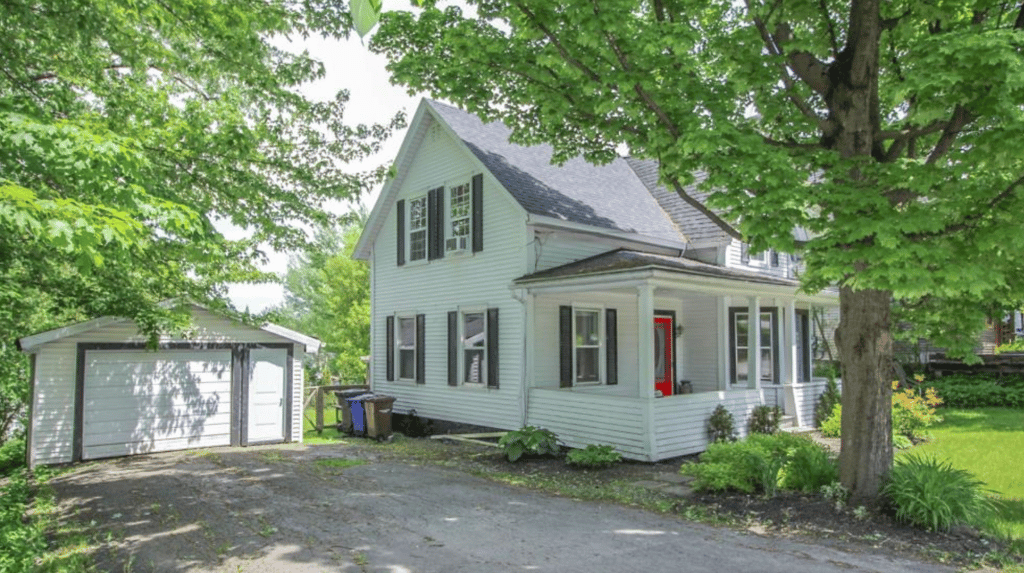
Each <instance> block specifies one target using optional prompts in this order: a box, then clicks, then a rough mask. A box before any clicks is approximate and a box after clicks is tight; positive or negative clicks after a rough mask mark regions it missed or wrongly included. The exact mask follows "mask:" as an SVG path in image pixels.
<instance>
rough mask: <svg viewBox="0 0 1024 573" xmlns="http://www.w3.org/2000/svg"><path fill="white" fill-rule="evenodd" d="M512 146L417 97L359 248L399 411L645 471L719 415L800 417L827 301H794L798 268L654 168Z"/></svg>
mask: <svg viewBox="0 0 1024 573" xmlns="http://www.w3.org/2000/svg"><path fill="white" fill-rule="evenodd" d="M509 133H510V132H509V130H508V129H507V128H506V127H505V126H504V125H503V124H501V123H490V124H486V125H485V124H483V123H482V122H481V121H480V120H479V119H478V118H477V117H475V116H474V115H472V114H469V113H466V112H463V111H460V110H458V109H455V108H453V107H450V106H448V105H444V104H441V103H437V102H433V101H424V102H422V103H421V105H420V106H419V109H418V110H417V112H416V115H415V117H414V118H413V121H412V123H411V125H410V128H409V131H408V134H407V135H406V138H405V141H404V142H403V144H402V148H401V150H400V152H399V155H398V157H397V159H396V162H395V169H396V174H395V177H394V178H393V179H392V180H390V181H389V182H388V183H387V184H386V185H385V187H384V189H383V191H382V192H381V195H380V198H379V199H378V201H377V203H376V205H375V206H374V208H373V211H372V213H371V215H370V218H369V221H368V223H367V226H366V230H365V231H364V233H363V235H362V237H361V238H360V240H359V244H358V245H357V246H356V249H355V257H356V258H359V259H364V260H367V261H368V262H369V263H370V267H371V292H372V295H371V297H372V298H371V306H372V319H371V331H372V335H371V336H372V346H371V348H372V360H371V364H370V379H371V384H372V386H373V389H374V390H375V391H377V392H382V393H386V394H389V395H393V396H395V397H396V398H397V401H396V403H395V411H396V412H400V413H401V412H407V411H409V410H412V409H415V410H416V412H417V414H418V415H420V416H424V417H429V418H437V419H442V420H451V421H457V422H463V423H471V424H477V425H483V426H490V427H495V428H501V429H512V428H519V427H521V426H524V425H534V426H543V427H545V428H548V429H550V430H552V431H554V432H555V433H556V434H558V437H559V438H560V439H561V440H562V441H563V442H565V443H566V444H568V445H570V446H574V447H578V446H583V445H586V444H611V445H614V446H615V447H616V449H618V450H619V451H620V452H621V453H622V454H623V455H624V456H626V457H629V458H634V459H640V460H659V459H665V458H669V457H673V456H679V455H684V454H689V453H694V452H699V451H702V450H703V449H704V448H705V446H706V444H707V430H706V421H707V419H708V417H709V416H710V414H711V411H712V410H713V409H714V408H715V407H716V406H717V405H719V404H723V405H725V406H726V407H727V408H729V409H730V411H732V412H733V414H734V415H735V416H736V418H737V426H738V427H741V429H743V430H744V431H745V428H746V421H747V419H748V415H749V413H750V411H751V410H752V409H753V408H754V407H755V406H757V405H760V404H766V403H767V404H770V405H774V404H779V405H780V406H782V407H784V408H785V410H786V412H787V413H788V414H789V415H791V416H794V417H795V421H796V423H797V424H798V425H809V424H811V423H812V419H813V416H812V411H813V404H814V400H815V398H816V396H817V395H818V394H819V393H820V391H821V389H822V387H823V385H824V382H823V381H816V380H812V378H811V371H812V368H811V362H812V356H811V346H812V344H811V339H812V336H813V335H812V332H811V329H810V325H809V322H810V321H809V320H808V315H809V312H810V310H811V307H812V306H822V307H835V306H837V305H838V297H837V295H836V294H835V293H822V294H818V295H806V294H801V293H799V292H798V286H799V284H798V281H797V280H796V273H797V262H796V261H794V259H793V258H791V257H789V256H787V255H783V254H776V253H773V252H765V253H757V254H754V253H749V252H748V251H747V250H746V249H745V246H744V245H743V244H741V243H740V242H739V241H735V240H733V239H731V238H729V237H728V236H727V235H726V234H725V233H724V232H722V231H721V230H720V229H719V228H718V227H717V226H715V224H714V223H712V222H711V221H710V220H708V219H707V217H705V216H703V215H701V214H700V213H699V212H698V211H697V210H695V209H693V208H692V207H690V206H689V205H687V204H686V203H685V202H684V201H683V200H682V199H681V198H680V197H679V196H678V195H676V194H675V193H672V192H669V191H667V190H666V189H665V188H663V187H662V186H660V185H659V184H658V181H657V177H658V176H657V166H656V165H655V164H654V163H653V162H650V161H639V160H634V159H616V160H615V161H613V162H611V163H609V164H607V165H603V166H595V165H591V164H589V163H587V162H585V161H584V160H582V159H579V158H577V159H574V160H571V161H569V162H567V163H566V164H564V165H562V166H556V165H551V164H550V158H551V149H550V147H548V146H543V145H540V146H531V147H524V146H520V145H514V144H511V143H509V142H508V136H509ZM698 196H699V195H698ZM750 316H756V317H759V318H758V320H756V321H754V322H755V323H756V324H757V325H758V327H756V328H750V327H749V324H750V322H751V321H750V319H749V317H750ZM683 381H686V382H685V383H684V382H683ZM691 390H692V393H684V392H688V391H691Z"/></svg>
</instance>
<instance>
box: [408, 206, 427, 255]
mask: <svg viewBox="0 0 1024 573" xmlns="http://www.w3.org/2000/svg"><path fill="white" fill-rule="evenodd" d="M419 200H423V202H424V203H425V205H426V213H427V215H426V217H427V219H426V221H427V223H426V226H425V227H423V228H422V229H415V231H414V229H413V228H412V204H413V202H414V201H419ZM420 231H422V232H423V234H424V243H423V244H424V249H423V258H422V259H413V258H412V234H413V232H420ZM429 259H430V200H429V199H428V198H427V194H426V193H422V194H420V195H416V196H414V197H410V198H408V199H406V201H405V262H406V264H413V265H420V264H425V263H426V262H427V261H428V260H429Z"/></svg>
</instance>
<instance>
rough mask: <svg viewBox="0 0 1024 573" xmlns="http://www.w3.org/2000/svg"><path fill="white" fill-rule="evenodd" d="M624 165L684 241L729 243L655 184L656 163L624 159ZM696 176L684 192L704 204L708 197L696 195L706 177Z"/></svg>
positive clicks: (715, 228)
mask: <svg viewBox="0 0 1024 573" xmlns="http://www.w3.org/2000/svg"><path fill="white" fill-rule="evenodd" d="M625 161H626V163H627V164H628V165H629V166H630V167H631V168H632V169H633V172H634V173H636V175H637V177H639V178H640V181H642V182H643V184H644V185H645V186H647V189H649V190H650V192H651V195H653V196H654V198H655V199H656V200H657V201H658V204H660V205H661V208H662V209H664V210H665V212H666V213H668V215H669V217H671V218H672V221H673V222H675V224H676V226H678V227H679V228H680V229H681V230H682V231H683V233H684V234H685V235H686V236H687V238H689V239H690V240H691V241H704V240H728V238H729V236H728V235H726V233H725V231H723V230H722V228H721V227H719V226H718V225H716V224H714V223H713V222H712V221H711V219H708V218H707V217H705V216H704V214H703V213H701V212H700V211H698V210H696V209H694V208H693V207H691V206H690V205H689V204H688V203H687V202H686V201H684V200H683V198H682V197H680V196H679V194H678V193H676V192H675V191H674V190H669V189H666V188H665V186H664V185H661V184H659V183H658V163H657V162H656V161H651V160H648V159H635V158H632V157H627V158H626V160H625ZM695 175H696V180H695V181H694V182H693V183H692V184H690V185H688V186H686V187H684V189H685V190H686V193H687V194H688V195H689V196H690V197H693V198H694V199H697V200H698V201H700V202H701V203H704V202H705V200H706V199H707V197H708V193H707V192H704V191H698V190H697V185H698V184H699V183H702V182H703V181H704V180H705V179H707V173H705V172H703V171H698V172H697V173H696V174H695Z"/></svg>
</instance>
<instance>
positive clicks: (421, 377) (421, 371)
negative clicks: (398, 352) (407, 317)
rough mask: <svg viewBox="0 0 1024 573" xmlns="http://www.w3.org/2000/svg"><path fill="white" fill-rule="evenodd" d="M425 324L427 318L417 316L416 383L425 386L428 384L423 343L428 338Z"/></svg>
mask: <svg viewBox="0 0 1024 573" xmlns="http://www.w3.org/2000/svg"><path fill="white" fill-rule="evenodd" d="M424 322H426V316H425V315H422V314H417V315H416V383H417V384H425V383H426V382H427V377H426V372H425V370H426V368H425V367H426V359H425V358H426V357H425V356H424V355H423V341H424V339H425V338H426V336H425V335H424V324H423V323H424Z"/></svg>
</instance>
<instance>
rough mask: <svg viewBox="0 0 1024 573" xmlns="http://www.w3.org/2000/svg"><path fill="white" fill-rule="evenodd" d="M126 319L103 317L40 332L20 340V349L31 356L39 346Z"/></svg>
mask: <svg viewBox="0 0 1024 573" xmlns="http://www.w3.org/2000/svg"><path fill="white" fill-rule="evenodd" d="M124 320H126V319H124V318H118V317H116V316H101V317H99V318H94V319H92V320H87V321H85V322H79V323H76V324H69V325H68V326H63V327H61V328H55V329H53V330H47V331H46V332H40V333H38V334H32V335H29V336H25V337H22V338H19V339H18V348H20V349H21V351H22V352H27V353H29V354H32V353H35V352H36V351H37V349H38V347H39V346H41V345H43V344H46V343H48V342H53V341H54V340H60V339H61V338H67V337H69V336H75V335H77V334H83V333H85V332H89V331H90V330H95V329H97V328H102V327H104V326H107V325H110V324H114V323H117V322H123V321H124Z"/></svg>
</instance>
